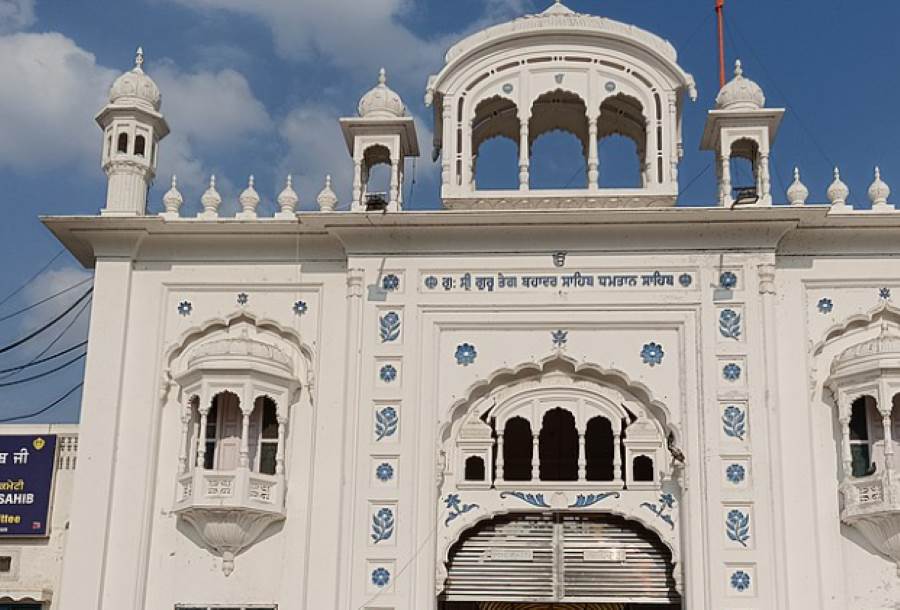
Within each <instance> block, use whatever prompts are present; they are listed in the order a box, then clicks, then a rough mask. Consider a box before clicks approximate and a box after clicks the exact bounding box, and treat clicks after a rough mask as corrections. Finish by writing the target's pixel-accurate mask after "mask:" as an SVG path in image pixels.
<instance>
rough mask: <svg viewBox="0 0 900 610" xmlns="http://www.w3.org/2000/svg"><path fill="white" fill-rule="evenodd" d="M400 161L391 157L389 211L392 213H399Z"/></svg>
mask: <svg viewBox="0 0 900 610" xmlns="http://www.w3.org/2000/svg"><path fill="white" fill-rule="evenodd" d="M399 165H400V160H399V159H395V158H393V157H391V192H390V200H389V202H388V203H389V204H390V210H391V211H392V212H398V211H400V203H399V199H400V169H399Z"/></svg>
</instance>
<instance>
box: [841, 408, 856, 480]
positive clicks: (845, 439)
mask: <svg viewBox="0 0 900 610" xmlns="http://www.w3.org/2000/svg"><path fill="white" fill-rule="evenodd" d="M839 421H840V423H841V457H842V460H841V461H842V462H843V464H844V476H845V477H847V478H850V477H852V476H853V454H852V453H851V452H850V418H849V417H841V418H840V420H839Z"/></svg>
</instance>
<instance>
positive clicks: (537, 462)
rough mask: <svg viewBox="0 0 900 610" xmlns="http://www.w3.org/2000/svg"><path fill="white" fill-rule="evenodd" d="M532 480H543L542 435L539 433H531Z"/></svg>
mask: <svg viewBox="0 0 900 610" xmlns="http://www.w3.org/2000/svg"><path fill="white" fill-rule="evenodd" d="M531 447H532V449H531V480H532V481H540V480H541V437H540V435H539V434H532V435H531Z"/></svg>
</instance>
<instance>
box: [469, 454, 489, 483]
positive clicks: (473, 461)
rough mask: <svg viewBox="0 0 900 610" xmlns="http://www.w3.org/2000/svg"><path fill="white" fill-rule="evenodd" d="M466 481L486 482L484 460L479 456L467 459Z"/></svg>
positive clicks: (471, 456)
mask: <svg viewBox="0 0 900 610" xmlns="http://www.w3.org/2000/svg"><path fill="white" fill-rule="evenodd" d="M464 476H465V479H466V481H484V477H485V469H484V458H482V457H481V456H478V455H470V456H469V457H467V458H466V471H465V475H464Z"/></svg>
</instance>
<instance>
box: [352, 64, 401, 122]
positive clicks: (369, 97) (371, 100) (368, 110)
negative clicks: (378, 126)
mask: <svg viewBox="0 0 900 610" xmlns="http://www.w3.org/2000/svg"><path fill="white" fill-rule="evenodd" d="M359 116H361V117H363V118H374V119H393V118H399V117H404V116H406V106H404V105H403V100H402V99H400V96H399V95H398V94H397V92H396V91H394V90H393V89H391V88H390V87H388V86H387V75H386V73H385V71H384V68H382V69H381V71H380V72H379V73H378V84H377V85H375V87H374V88H373V89H372V90H371V91H369V92H368V93H366V94H365V95H364V96H362V99H360V100H359Z"/></svg>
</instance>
